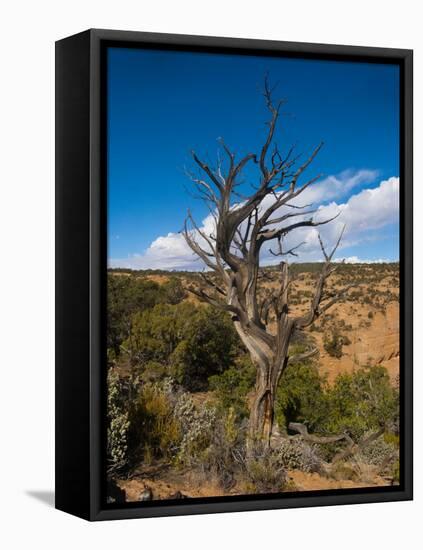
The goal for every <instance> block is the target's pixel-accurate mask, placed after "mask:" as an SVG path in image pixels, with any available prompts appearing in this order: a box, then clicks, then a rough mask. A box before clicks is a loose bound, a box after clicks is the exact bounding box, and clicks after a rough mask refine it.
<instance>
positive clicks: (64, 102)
mask: <svg viewBox="0 0 423 550" xmlns="http://www.w3.org/2000/svg"><path fill="white" fill-rule="evenodd" d="M111 45H113V46H125V47H127V48H130V47H145V48H160V49H170V50H175V49H177V50H188V51H209V52H210V51H212V52H220V53H228V52H231V53H236V54H241V55H251V54H254V55H264V56H266V55H271V56H288V57H299V58H308V59H327V60H334V59H336V60H348V61H365V62H367V63H395V64H398V65H399V67H400V80H401V91H400V98H401V121H400V133H401V136H400V159H401V162H400V166H401V169H400V178H401V188H400V189H401V191H400V295H401V300H400V329H401V330H400V348H401V364H400V373H401V374H400V376H401V384H400V406H401V415H400V417H401V444H400V446H401V448H400V452H401V460H400V463H401V474H400V479H401V482H400V485H398V486H395V487H381V488H370V489H339V490H325V491H312V492H311V491H310V492H301V493H286V494H284V495H283V496H281V495H250V496H245V497H213V498H207V499H206V498H203V499H192V500H191V499H187V500H182V501H171V500H168V501H151V502H146V503H134V504H131V503H127V504H125V505H108V504H106V499H105V469H104V452H103V449H104V448H105V447H104V445H105V443H104V442H105V433H104V431H105V428H104V425H105V423H104V422H103V419H104V407H105V394H106V392H105V375H104V371H105V368H104V361H105V351H106V350H105V343H104V336H105V319H106V311H105V304H106V294H105V292H106V284H105V277H106V265H107V264H106V252H107V248H106V247H107V238H106V223H107V220H106V214H107V213H106V200H107V197H106V183H105V178H106V143H105V132H106V129H105V115H106V98H105V92H104V89H105V77H106V65H105V55H104V52H105V48H107V47H108V46H111ZM412 71H413V54H412V51H411V50H404V49H387V48H368V47H357V46H339V45H336V46H335V45H325V44H307V43H292V42H277V41H266V40H249V39H234V38H215V37H206V36H185V35H173V34H157V33H143V32H127V31H111V30H98V29H91V30H87V31H85V32H82V33H80V34H76V35H74V36H71V37H68V38H65V39H63V40H60V41H58V42H57V43H56V386H55V389H56V434H55V435H56V508H58V509H59V510H63V511H65V512H68V513H70V514H74V515H76V516H79V517H81V518H84V519H87V520H108V519H122V518H138V517H153V516H173V515H182V514H203V513H215V512H233V511H247V510H268V509H275V508H294V507H306V506H322V505H325V506H327V505H339V504H361V503H369V502H386V501H401V500H410V499H412V494H413V492H412V483H413V481H412V480H413V473H412V468H413V457H412V433H413V392H412V384H413V380H412V376H413V375H412V345H413V342H412V333H413V327H412V323H413V317H412V296H413V290H412V284H413V282H412V261H413V260H412V248H413V245H412V237H413V235H412V225H413V222H412V212H413V210H412V178H413V172H412V166H413V164H412V163H413V159H412V154H413V153H412V152H413V130H412V108H413V107H412V102H413V97H412V94H413V85H412V79H413V76H412Z"/></svg>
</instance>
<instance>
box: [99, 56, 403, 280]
mask: <svg viewBox="0 0 423 550" xmlns="http://www.w3.org/2000/svg"><path fill="white" fill-rule="evenodd" d="M266 73H268V75H269V78H270V81H271V82H272V83H273V84H277V88H276V89H275V92H274V96H275V98H278V97H283V98H286V100H287V103H286V105H285V107H284V109H283V111H284V115H283V116H282V118H281V121H280V125H279V129H278V131H277V134H276V138H277V141H278V144H279V146H280V148H281V149H282V150H287V148H289V146H290V145H291V144H292V143H296V144H297V148H298V151H300V152H301V151H303V152H304V154H307V152H309V151H310V150H311V149H312V148H313V146H315V145H316V144H317V143H319V142H320V141H321V140H323V141H324V143H325V145H324V147H323V149H322V150H321V152H320V153H319V155H318V156H317V158H316V159H315V161H314V162H313V165H312V166H311V167H310V168H309V172H308V174H307V175H308V176H310V175H314V174H317V173H320V172H322V173H323V174H324V177H323V178H322V182H321V183H320V184H317V186H320V191H316V195H315V196H314V198H315V200H316V202H315V204H316V205H322V207H325V208H326V209H328V211H329V210H333V209H334V208H338V209H339V208H341V209H344V212H343V214H342V216H340V218H342V217H345V221H346V223H347V231H346V237H345V239H344V242H343V246H342V249H340V250H339V252H338V256H339V257H345V258H350V259H351V261H353V259H354V258H356V259H363V260H378V259H387V260H397V259H398V202H399V199H398V176H399V146H398V137H399V69H398V67H397V66H394V65H378V64H366V63H350V62H334V61H315V60H299V59H283V58H269V57H251V56H237V55H216V54H209V53H190V52H171V51H155V50H140V49H124V48H110V49H109V51H108V101H109V106H108V228H109V229H108V235H109V251H108V256H109V263H110V265H114V266H122V267H135V268H137V267H139V268H147V267H156V268H159V267H161V268H168V269H176V268H187V269H190V268H192V269H196V268H198V267H196V265H198V264H196V263H192V257H191V254H190V252H189V251H187V250H185V249H184V244H185V243H183V242H182V241H181V236H180V235H178V231H179V230H180V229H181V227H182V224H183V220H184V217H185V214H186V210H187V208H188V207H189V208H190V209H191V210H192V212H193V214H194V216H195V217H196V219H197V220H198V221H199V223H200V224H201V222H202V221H204V224H205V225H206V226H207V219H206V217H207V209H206V207H205V206H204V205H203V204H202V203H201V202H200V201H197V200H195V199H194V198H193V197H192V196H191V195H190V193H189V192H188V190H189V189H190V182H189V180H188V179H187V177H186V175H185V173H184V167H187V168H191V167H192V160H191V157H190V154H189V152H190V150H191V149H194V150H195V151H196V152H197V153H198V154H199V155H201V156H202V157H208V158H209V159H210V161H211V162H214V161H215V159H216V155H217V151H218V142H217V139H218V138H219V137H223V138H224V140H225V142H226V143H227V144H228V146H229V147H230V148H231V149H232V150H233V151H235V152H237V153H238V154H239V155H242V154H246V153H248V152H256V151H258V150H259V149H260V146H261V144H262V142H263V138H264V136H265V131H266V128H265V124H264V123H265V121H266V120H267V119H268V112H267V110H266V108H265V103H264V100H263V96H262V93H261V92H262V87H263V80H264V75H265V74H266ZM247 176H248V177H249V178H250V179H251V178H253V177H254V174H253V173H249V174H247ZM316 189H317V187H316ZM381 201H382V202H383V204H382V202H381ZM381 211H382V214H383V215H382V214H381ZM337 229H339V228H338V227H337V226H335V227H334V228H332V229H331V230H330V231H329V229H325V231H326V234H325V235H323V236H324V237H326V239H327V240H328V241H330V240H332V239H333V238H334V237H335V233H334V231H335V230H337ZM311 241H312V239H311ZM311 241H310V242H311ZM188 252H189V259H188V257H187V253H188ZM316 253H317V250H314V249H313V246H312V244H310V247H309V249H308V250H306V251H305V253H304V256H303V258H300V260H301V259H303V260H304V261H305V260H310V259H318V258H317V257H316V258H315V254H316ZM264 260H265V259H264ZM199 267H200V266H199Z"/></svg>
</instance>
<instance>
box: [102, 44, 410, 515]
mask: <svg viewBox="0 0 423 550" xmlns="http://www.w3.org/2000/svg"><path fill="white" fill-rule="evenodd" d="M106 87H107V115H106V116H107V228H108V229H107V233H108V234H107V242H108V252H107V255H108V258H107V263H108V267H107V373H106V374H105V376H106V375H107V384H106V389H107V410H106V411H105V422H106V424H107V438H106V439H107V441H106V446H107V449H105V458H106V474H105V475H106V476H107V480H106V482H107V483H106V484H107V502H108V503H110V504H114V503H120V504H121V503H131V502H139V503H140V505H142V503H146V502H150V501H160V500H179V499H201V498H205V497H211V498H213V497H214V498H221V497H239V496H240V495H242V496H244V495H266V494H280V495H282V496H283V495H284V494H288V493H292V492H297V493H298V492H302V491H329V490H348V489H357V488H370V487H386V488H387V489H388V488H390V487H392V486H395V485H398V483H399V482H400V462H399V447H400V438H401V433H400V419H399V408H400V407H399V388H400V384H401V380H400V376H399V374H400V369H399V364H400V338H399V300H400V295H399V277H400V265H399V258H400V254H399V242H400V240H399V188H400V185H401V182H400V180H399V174H400V153H399V151H400V149H399V134H400V128H399V118H400V112H399V104H400V97H399V96H400V81H399V67H398V65H393V64H388V63H386V64H385V63H361V62H357V61H354V62H352V61H331V60H319V59H316V58H314V59H301V58H298V57H291V58H290V57H287V56H285V57H277V56H275V57H271V56H264V55H263V56H254V55H235V54H230V53H224V54H223V53H211V52H204V51H203V52H200V51H197V52H195V51H177V50H159V49H143V48H139V47H134V48H125V47H109V48H108V51H107V84H106ZM105 368H106V367H105Z"/></svg>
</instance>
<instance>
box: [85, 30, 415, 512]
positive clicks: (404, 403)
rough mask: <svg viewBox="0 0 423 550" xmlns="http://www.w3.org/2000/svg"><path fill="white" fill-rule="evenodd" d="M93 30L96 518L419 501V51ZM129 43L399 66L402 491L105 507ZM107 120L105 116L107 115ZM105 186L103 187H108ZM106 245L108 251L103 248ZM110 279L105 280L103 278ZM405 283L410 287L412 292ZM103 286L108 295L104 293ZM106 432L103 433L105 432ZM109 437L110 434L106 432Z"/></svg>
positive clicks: (92, 319) (92, 409)
mask: <svg viewBox="0 0 423 550" xmlns="http://www.w3.org/2000/svg"><path fill="white" fill-rule="evenodd" d="M89 32H90V124H89V126H90V220H89V225H90V236H89V241H90V245H89V246H90V260H89V261H90V265H89V272H90V282H89V285H90V410H89V431H90V452H89V454H90V464H89V469H90V512H89V518H86V519H90V520H92V521H94V520H110V519H124V518H138V517H139V518H141V517H158V516H173V515H191V514H207V513H219V512H236V511H253V510H269V509H283V508H296V507H310V506H330V505H344V504H360V503H376V502H392V501H403V500H411V499H412V498H413V489H412V486H413V473H412V468H413V456H412V452H413V444H412V434H413V405H412V402H413V393H412V392H413V379H412V343H413V335H412V328H413V326H412V323H413V320H412V300H413V290H412V284H413V283H412V269H413V256H412V252H413V248H412V204H413V203H412V201H413V198H412V177H413V173H412V151H413V149H412V144H413V130H412V101H413V89H412V84H413V52H412V50H405V49H391V48H375V47H362V46H343V45H325V44H308V43H292V42H277V41H267V40H255V39H238V38H217V37H202V36H191V35H189V36H188V35H173V34H172V35H170V34H159V33H143V32H131V31H111V30H99V29H92V30H90V31H89ZM125 41H126V42H128V45H132V46H134V45H135V44H137V43H140V44H146V43H148V44H151V45H152V46H156V47H160V46H161V45H166V46H171V47H190V48H202V47H205V48H217V49H220V48H224V49H227V48H229V49H233V50H234V51H240V50H244V51H245V53H253V52H254V51H258V50H260V51H261V52H268V51H274V52H278V53H287V54H290V55H291V54H292V53H293V52H295V51H296V52H298V53H299V54H301V55H307V56H308V55H310V56H316V57H321V56H327V57H328V58H330V57H332V58H334V57H335V58H337V59H341V58H342V59H351V60H353V59H355V60H365V59H367V60H369V61H373V62H377V60H378V59H379V61H380V62H389V61H391V62H396V63H399V64H400V66H401V70H402V82H401V110H402V112H401V126H402V127H401V137H402V139H401V153H400V154H401V160H402V163H401V174H400V177H401V198H400V200H401V224H402V226H401V263H400V269H401V301H400V316H401V361H402V367H401V368H402V371H401V374H402V376H403V379H402V381H401V382H402V383H401V418H402V420H401V445H402V457H403V460H402V464H401V475H402V479H403V482H402V483H401V486H400V487H399V488H398V489H397V490H385V491H376V492H375V491H372V490H371V489H369V490H368V491H360V492H359V491H356V490H346V491H344V493H343V494H341V493H337V494H328V493H329V492H328V491H325V492H324V493H325V494H319V495H313V494H307V495H304V493H303V494H301V493H297V494H295V495H290V496H289V498H287V497H285V496H284V497H281V498H278V499H274V498H269V499H266V500H264V499H262V498H257V499H251V500H248V501H243V500H228V501H225V502H208V503H195V502H192V503H189V504H185V503H184V504H176V503H171V502H170V503H169V504H167V503H166V504H165V503H163V504H162V505H161V506H152V505H150V506H146V505H139V506H137V507H125V508H110V509H109V508H106V507H104V505H103V502H104V499H103V497H104V495H103V494H102V480H103V477H102V476H103V474H104V470H103V465H102V463H103V461H102V453H103V448H102V444H103V442H104V439H103V436H102V433H101V432H100V427H102V426H103V424H104V422H103V420H104V419H103V418H102V410H103V409H102V404H104V399H105V392H104V385H103V384H102V376H101V363H102V345H101V338H102V330H103V329H104V321H105V319H104V313H105V312H104V311H103V315H102V314H101V308H102V307H104V304H105V302H104V298H105V297H104V285H102V283H101V280H100V278H101V276H102V273H101V271H102V267H104V263H103V262H102V253H103V254H104V246H105V243H104V242H102V234H104V231H102V230H105V227H106V226H105V224H106V223H107V220H106V218H105V209H104V200H105V199H106V197H105V189H104V181H105V180H104V160H105V149H104V143H103V141H102V135H101V128H100V120H101V117H102V109H104V104H102V102H101V78H102V67H101V62H102V58H101V48H102V45H103V44H106V43H107V44H108V45H110V44H112V43H113V42H125ZM103 114H104V113H103ZM102 186H103V188H102ZM102 247H103V248H102ZM103 276H104V274H103ZM404 285H405V286H404ZM102 287H103V290H102ZM101 429H103V428H101ZM103 435H104V432H103Z"/></svg>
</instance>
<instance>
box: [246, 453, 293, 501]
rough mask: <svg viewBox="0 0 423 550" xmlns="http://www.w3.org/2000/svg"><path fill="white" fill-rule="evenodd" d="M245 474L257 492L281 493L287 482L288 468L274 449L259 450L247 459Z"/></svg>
mask: <svg viewBox="0 0 423 550" xmlns="http://www.w3.org/2000/svg"><path fill="white" fill-rule="evenodd" d="M245 474H246V476H247V479H248V480H249V481H250V483H251V484H252V485H253V492H256V493H280V492H281V491H283V489H284V487H285V485H286V482H287V474H286V469H285V467H284V465H283V463H282V461H281V458H280V457H279V455H278V454H277V453H275V452H273V451H265V452H258V453H257V455H256V456H254V457H251V458H248V459H247V460H246V461H245Z"/></svg>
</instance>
